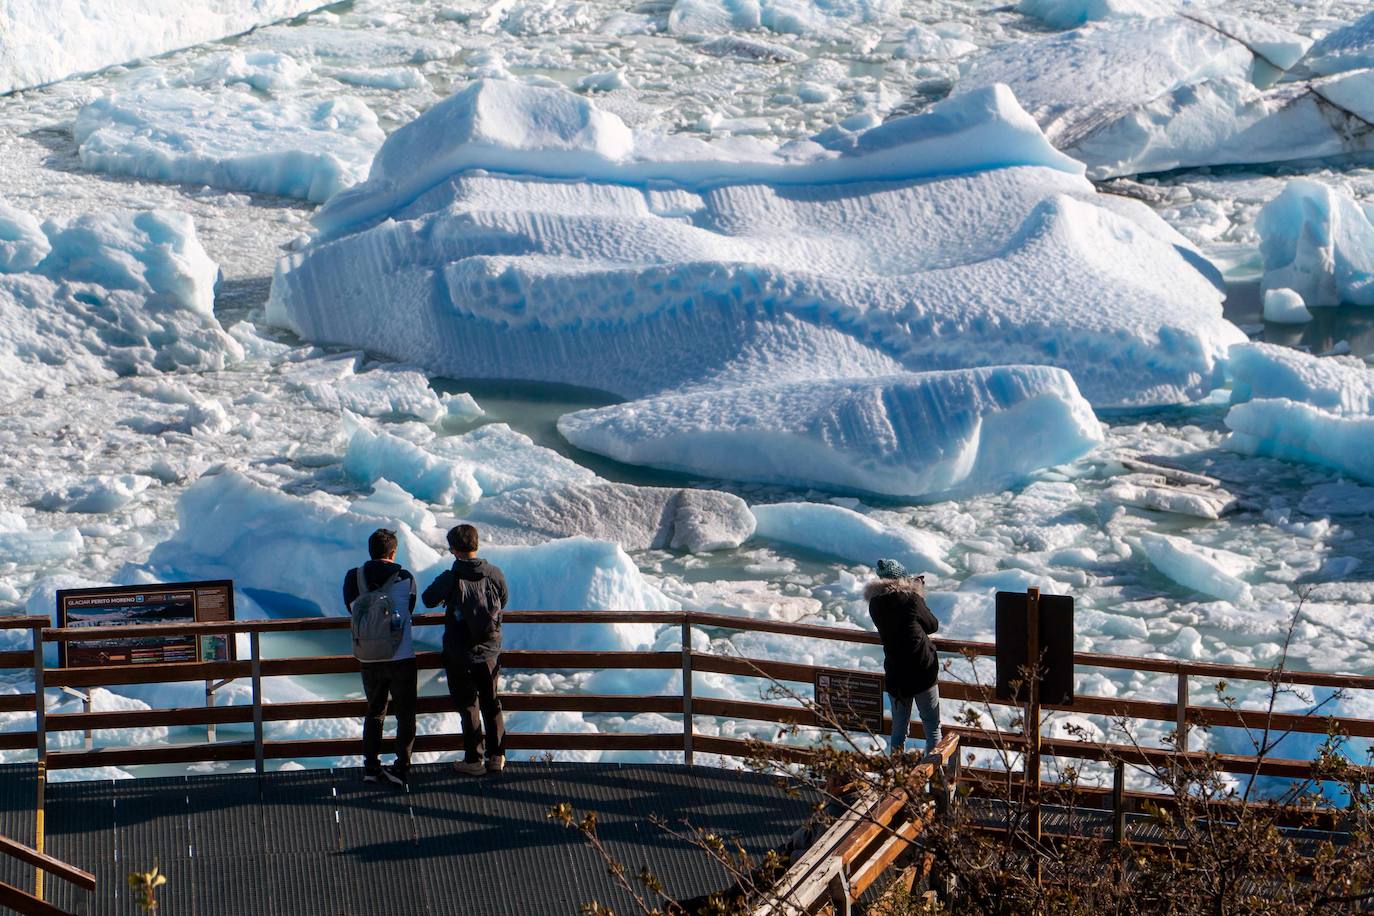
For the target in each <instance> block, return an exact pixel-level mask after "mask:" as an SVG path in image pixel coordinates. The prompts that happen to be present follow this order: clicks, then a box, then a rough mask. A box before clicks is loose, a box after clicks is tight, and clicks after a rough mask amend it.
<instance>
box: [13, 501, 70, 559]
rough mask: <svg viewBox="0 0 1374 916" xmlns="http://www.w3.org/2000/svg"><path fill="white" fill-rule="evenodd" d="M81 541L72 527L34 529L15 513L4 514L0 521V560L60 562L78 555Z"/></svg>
mask: <svg viewBox="0 0 1374 916" xmlns="http://www.w3.org/2000/svg"><path fill="white" fill-rule="evenodd" d="M82 543H83V541H82V538H81V532H80V531H78V530H77V529H75V528H64V529H62V530H60V531H45V530H41V529H33V528H30V527H29V525H28V522H27V521H26V520H25V519H24V518H23V517H22V516H20V515H17V514H15V513H5V518H4V521H3V522H0V563H24V564H26V565H36V564H44V565H46V564H58V563H63V562H66V561H67V560H73V559H75V558H76V557H78V556H80V555H81V547H82Z"/></svg>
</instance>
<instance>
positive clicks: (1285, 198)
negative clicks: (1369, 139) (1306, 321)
mask: <svg viewBox="0 0 1374 916" xmlns="http://www.w3.org/2000/svg"><path fill="white" fill-rule="evenodd" d="M1369 90H1370V93H1371V96H1372V97H1374V80H1371V82H1370V83H1369ZM1255 228H1256V229H1257V230H1258V231H1259V234H1260V256H1261V257H1262V258H1263V259H1264V278H1263V280H1262V281H1261V288H1262V289H1263V290H1264V291H1265V293H1266V294H1267V293H1268V292H1270V291H1272V290H1283V289H1288V290H1292V291H1293V292H1295V293H1297V294H1298V295H1299V296H1301V297H1302V301H1303V304H1304V305H1306V306H1307V307H1308V308H1311V307H1313V306H1319V305H1341V304H1343V303H1345V304H1350V305H1374V205H1371V204H1365V203H1361V202H1360V201H1357V200H1355V199H1354V198H1352V197H1350V196H1349V195H1348V194H1343V193H1341V192H1340V191H1338V190H1336V189H1335V188H1331V187H1328V186H1326V185H1324V184H1319V183H1318V182H1315V181H1310V180H1307V179H1302V178H1300V179H1295V180H1293V181H1290V182H1288V184H1286V185H1284V188H1283V192H1282V193H1280V194H1279V196H1278V197H1276V198H1274V199H1273V200H1271V201H1270V202H1269V203H1267V204H1265V205H1264V209H1262V210H1260V213H1259V218H1258V219H1257V220H1256V221H1255Z"/></svg>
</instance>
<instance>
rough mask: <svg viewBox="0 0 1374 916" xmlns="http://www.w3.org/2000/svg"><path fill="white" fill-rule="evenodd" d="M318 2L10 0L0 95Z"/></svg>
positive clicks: (1, 46)
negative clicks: (109, 2)
mask: <svg viewBox="0 0 1374 916" xmlns="http://www.w3.org/2000/svg"><path fill="white" fill-rule="evenodd" d="M324 5H325V4H322V3H320V2H319V0H191V2H187V0H125V2H121V3H118V4H105V3H90V2H88V0H7V2H6V3H4V4H3V5H0V94H4V93H7V92H13V91H14V90H16V89H24V88H27V87H29V86H40V85H43V84H44V83H51V82H55V81H57V80H60V79H64V78H66V77H68V76H72V75H74V74H78V73H91V72H94V71H96V70H101V69H103V68H105V67H108V66H111V65H112V64H122V63H126V62H128V61H132V60H136V59H137V58H140V57H154V56H156V55H158V54H163V53H166V52H167V51H175V50H177V49H179V48H186V47H190V46H191V45H197V44H202V43H203V42H207V41H214V40H215V39H218V38H225V37H228V36H230V35H235V34H238V33H240V32H246V31H248V30H249V29H252V28H256V27H257V26H260V25H265V24H267V23H269V22H276V21H279V20H282V19H290V18H291V17H293V16H299V15H300V14H301V13H305V12H309V11H310V10H313V9H318V8H320V7H321V6H324Z"/></svg>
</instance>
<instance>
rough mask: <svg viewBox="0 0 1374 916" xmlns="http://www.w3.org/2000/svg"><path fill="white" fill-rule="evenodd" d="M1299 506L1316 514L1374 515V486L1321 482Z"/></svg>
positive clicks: (1308, 512) (1307, 494)
mask: <svg viewBox="0 0 1374 916" xmlns="http://www.w3.org/2000/svg"><path fill="white" fill-rule="evenodd" d="M1298 508H1299V509H1300V510H1302V511H1303V512H1306V513H1307V514H1308V515H1316V516H1328V515H1330V516H1341V515H1374V487H1362V486H1360V485H1359V484H1357V483H1351V482H1349V481H1346V480H1340V481H1337V482H1335V483H1320V484H1317V485H1316V486H1315V487H1313V488H1312V489H1310V490H1308V491H1307V493H1306V495H1304V496H1303V498H1302V501H1301V502H1300V503H1298ZM1333 578H1340V577H1333Z"/></svg>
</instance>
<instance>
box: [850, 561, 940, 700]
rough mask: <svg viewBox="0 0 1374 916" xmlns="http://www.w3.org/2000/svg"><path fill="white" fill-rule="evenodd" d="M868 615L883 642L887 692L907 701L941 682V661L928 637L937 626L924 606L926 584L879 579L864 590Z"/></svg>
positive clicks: (912, 578)
mask: <svg viewBox="0 0 1374 916" xmlns="http://www.w3.org/2000/svg"><path fill="white" fill-rule="evenodd" d="M864 597H865V598H867V599H868V614H869V616H870V617H872V618H873V624H874V626H876V627H877V628H878V635H879V636H881V637H882V639H883V673H884V674H885V675H886V676H887V692H888V693H890V694H892V695H894V696H898V697H903V698H909V697H914V696H915V695H916V694H918V693H921V692H922V691H924V690H929V689H930V688H931V686H932V685H933V684H934V683H935V682H936V681H937V680H939V679H940V659H939V656H937V655H936V654H935V646H934V645H932V644H931V641H930V636H929V634H931V633H934V632H935V631H936V630H938V629H940V622H939V621H938V620H936V619H935V615H934V614H932V613H931V612H930V608H929V607H927V606H926V588H925V583H924V582H922V581H921V580H919V579H917V578H915V577H908V578H904V579H878V580H877V581H876V582H870V583H869V584H868V585H867V586H865V588H864Z"/></svg>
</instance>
